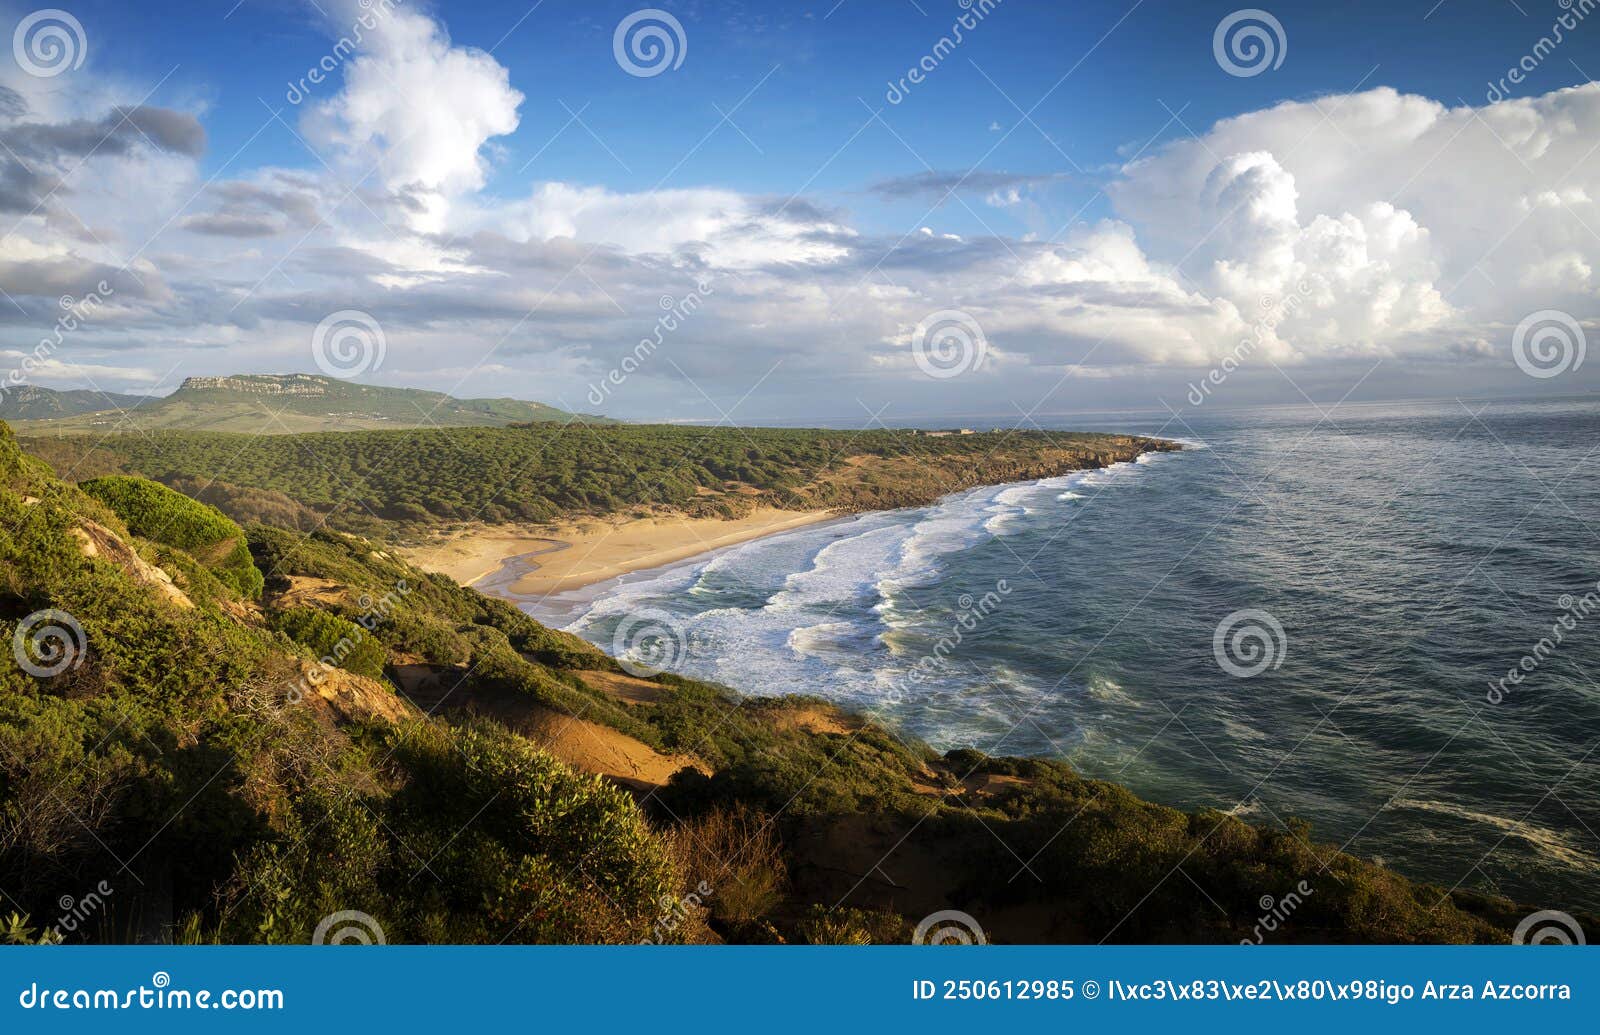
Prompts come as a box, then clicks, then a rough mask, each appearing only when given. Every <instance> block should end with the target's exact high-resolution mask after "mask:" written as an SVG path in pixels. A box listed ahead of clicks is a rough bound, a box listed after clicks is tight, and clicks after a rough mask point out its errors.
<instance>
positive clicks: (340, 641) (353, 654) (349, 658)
mask: <svg viewBox="0 0 1600 1035" xmlns="http://www.w3.org/2000/svg"><path fill="white" fill-rule="evenodd" d="M268 624H269V625H270V626H271V627H272V628H274V629H276V630H278V631H279V632H281V633H283V634H284V635H285V636H287V637H289V639H291V640H293V641H294V642H296V643H298V644H300V645H301V646H302V647H308V648H310V650H311V653H312V654H314V655H315V656H316V657H317V658H318V659H319V660H323V659H326V660H328V661H329V662H331V663H332V664H334V665H337V666H338V667H339V668H342V669H344V670H345V671H346V672H354V673H355V674H356V675H358V676H367V677H369V678H372V679H382V678H383V665H384V662H386V661H387V660H388V659H389V652H388V651H387V650H385V649H384V647H383V644H381V643H379V642H378V641H377V640H374V639H370V638H368V637H367V634H366V633H365V632H364V631H363V630H362V628H361V626H359V625H357V624H356V623H354V622H352V621H350V620H348V619H346V618H341V617H339V616H338V615H336V614H332V613H330V612H328V611H323V610H320V609H318V608H315V607H290V608H285V609H284V610H282V611H278V612H275V613H274V614H273V615H272V617H271V618H270V619H269V621H268Z"/></svg>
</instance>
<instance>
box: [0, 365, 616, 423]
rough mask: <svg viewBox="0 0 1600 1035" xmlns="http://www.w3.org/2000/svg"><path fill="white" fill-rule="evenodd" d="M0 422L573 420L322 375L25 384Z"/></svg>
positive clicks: (539, 407) (541, 407) (551, 412)
mask: <svg viewBox="0 0 1600 1035" xmlns="http://www.w3.org/2000/svg"><path fill="white" fill-rule="evenodd" d="M24 393H26V394H24ZM0 416H3V417H5V418H7V419H10V420H21V421H26V422H28V423H26V424H25V425H24V428H25V429H26V430H27V431H29V432H31V433H45V434H67V435H71V434H83V433H85V432H95V433H98V434H104V433H106V432H111V431H122V432H129V431H152V430H155V429H158V428H165V429H180V428H181V429H187V430H193V431H199V430H205V431H234V432H242V433H245V434H292V433H300V432H308V431H352V430H356V429H360V428H418V427H446V428H448V427H493V426H497V425H504V424H512V423H516V422H519V421H570V420H573V419H574V415H573V414H570V413H567V412H566V411H565V410H558V409H556V408H555V407H553V406H546V405H545V404H543V403H536V402H525V401H523V400H521V399H456V398H453V397H451V396H449V395H446V394H444V393H443V392H430V391H422V390H418V389H413V388H385V387H382V386H379V385H363V384H357V383H356V382H354V381H343V380H340V379H339V378H334V377H325V376H323V375H321V374H241V375H238V376H236V377H191V378H189V379H188V380H186V381H184V383H183V385H182V386H181V387H179V389H178V390H177V391H176V392H173V393H172V394H171V395H168V396H165V397H161V398H154V399H147V398H143V397H139V396H103V395H101V394H100V393H98V392H53V391H51V390H50V389H46V388H26V389H21V390H19V391H18V393H17V397H16V398H15V399H13V400H10V401H7V400H5V399H0ZM583 419H585V420H592V421H600V422H604V418H599V417H584V418H583Z"/></svg>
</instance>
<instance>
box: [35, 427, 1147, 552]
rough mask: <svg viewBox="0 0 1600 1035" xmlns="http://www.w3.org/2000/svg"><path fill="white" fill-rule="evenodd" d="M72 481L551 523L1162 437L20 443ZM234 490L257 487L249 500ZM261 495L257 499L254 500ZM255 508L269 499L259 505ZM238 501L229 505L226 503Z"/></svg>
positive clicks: (981, 469)
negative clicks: (99, 479) (114, 476)
mask: <svg viewBox="0 0 1600 1035" xmlns="http://www.w3.org/2000/svg"><path fill="white" fill-rule="evenodd" d="M27 448H28V449H29V450H30V451H33V452H35V453H36V454H37V455H40V456H42V457H44V458H45V459H46V460H48V461H49V462H50V463H51V464H52V465H53V466H54V467H55V468H56V470H58V471H62V472H67V471H72V472H74V473H75V476H76V477H80V478H81V477H90V476H93V475H96V474H108V473H123V474H138V475H142V476H144V477H146V478H153V479H155V480H157V481H161V482H164V483H167V484H169V485H182V486H187V487H193V486H195V485H196V484H197V483H198V484H202V485H204V484H207V483H209V482H211V481H212V480H216V481H217V482H218V484H219V485H222V486H224V487H225V494H219V496H218V497H211V496H208V497H207V499H208V501H209V502H213V503H215V504H216V505H218V506H221V507H224V508H227V509H228V512H229V513H230V514H232V515H233V516H234V517H236V518H237V519H239V520H241V521H247V522H249V521H263V522H271V523H274V524H280V525H286V526H289V527H306V526H305V522H304V521H303V520H302V519H301V515H300V513H286V509H287V508H304V510H305V512H312V511H314V512H316V513H317V514H319V515H326V516H327V519H328V523H329V524H330V525H331V526H332V527H335V528H341V529H344V530H347V531H356V532H363V533H368V534H371V533H373V532H377V531H381V530H383V528H384V526H385V524H386V523H388V522H401V523H435V522H440V521H463V520H477V521H485V522H491V523H492V522H503V521H553V520H557V519H562V518H570V517H573V516H575V515H603V514H615V513H630V512H633V511H635V510H638V509H641V508H643V509H648V508H652V507H663V508H669V509H672V510H676V511H681V512H684V513H690V514H706V515H714V514H721V515H729V516H732V515H738V514H742V513H745V512H747V511H748V510H749V509H750V508H752V507H754V506H756V505H758V504H762V503H765V504H768V505H773V506H779V507H786V508H791V509H820V508H826V507H838V508H842V509H846V510H860V509H877V508H886V507H900V506H911V505H915V504H919V503H928V502H931V501H932V500H934V499H936V498H938V497H939V496H942V495H945V494H947V493H950V492H954V491H957V490H959V489H962V488H970V487H972V486H974V485H977V484H981V483H984V482H1000V481H1015V480H1023V479H1026V478H1033V477H1043V476H1046V475H1053V474H1060V473H1063V472H1064V471H1069V470H1076V469H1079V468H1083V467H1097V466H1103V465H1104V464H1106V463H1109V462H1111V461H1112V460H1129V459H1132V458H1133V457H1135V456H1137V455H1138V454H1139V453H1140V452H1142V451H1144V450H1147V449H1157V448H1170V446H1169V445H1168V444H1167V443H1161V442H1156V441H1153V440H1150V439H1140V438H1135V437H1131V436H1125V435H1088V434H1073V433H1057V432H1049V433H1046V432H1005V433H993V434H979V435H952V436H948V437H939V438H935V437H930V436H925V435H919V434H917V433H914V432H909V431H886V430H878V431H862V432H857V431H822V430H815V429H782V428H712V429H706V428H687V427H675V426H660V425H609V426H592V425H587V424H573V425H566V426H562V425H554V424H535V425H529V426H519V427H510V428H456V429H425V430H419V431H415V432H379V431H374V432H354V433H348V434H317V435H295V436H287V435H264V436H259V437H250V436H243V435H220V434H201V433H183V432H157V433H152V434H149V435H117V436H112V437H110V438H108V439H106V440H105V441H103V442H97V441H90V440H86V439H83V438H81V437H77V438H57V439H31V440H29V441H28V444H27ZM249 493H255V494H257V495H256V496H255V497H253V498H252V497H250V496H249V495H248V494H249ZM262 494H270V495H262ZM269 504H270V505H269ZM235 508H237V509H235Z"/></svg>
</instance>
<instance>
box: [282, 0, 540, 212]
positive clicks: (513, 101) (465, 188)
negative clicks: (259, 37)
mask: <svg viewBox="0 0 1600 1035" xmlns="http://www.w3.org/2000/svg"><path fill="white" fill-rule="evenodd" d="M345 7H346V9H347V13H348V11H349V10H352V9H354V7H353V5H349V4H347V5H345ZM357 17H359V14H357ZM374 21H375V25H374V26H373V28H372V29H370V30H369V31H367V32H364V33H361V34H360V36H361V38H360V42H359V44H358V48H359V49H358V52H357V54H356V56H355V57H353V58H351V59H350V60H349V61H347V62H346V63H345V65H344V87H343V89H341V90H340V91H339V93H338V94H337V95H335V96H334V97H332V98H331V99H329V100H326V101H322V102H320V103H316V104H315V105H313V107H312V108H311V109H310V110H309V111H307V113H306V115H305V118H304V122H303V124H304V127H305V130H306V132H307V134H308V136H309V138H310V139H311V141H312V142H313V143H314V144H317V145H318V146H320V147H323V148H327V149H328V150H330V151H332V152H333V153H335V154H337V155H339V156H341V157H342V158H343V160H344V163H345V164H346V165H347V167H348V169H349V170H354V171H355V176H354V177H352V181H353V182H354V181H356V180H359V179H361V178H362V176H363V174H364V173H365V172H366V171H368V170H370V169H372V168H373V167H374V166H375V167H376V168H377V169H378V172H379V175H380V176H381V178H382V182H383V184H384V185H385V186H386V187H388V188H389V189H390V190H392V191H397V192H407V193H410V194H411V195H412V196H413V197H414V198H415V200H416V201H417V202H418V204H419V210H418V211H417V212H416V213H415V214H414V217H413V219H414V222H415V225H417V226H418V227H419V228H422V229H428V230H435V229H439V228H440V227H442V226H443V225H444V224H445V220H446V218H447V215H448V207H449V203H450V201H451V199H453V198H455V197H457V196H459V195H461V194H463V193H467V192H471V191H476V190H478V189H479V188H481V187H482V186H483V184H484V179H485V175H486V171H485V170H486V159H485V157H484V154H483V151H484V147H485V145H486V144H488V143H489V141H490V140H492V139H494V138H495V137H499V136H505V135H506V134H508V133H512V132H514V131H515V130H516V128H517V124H518V121H519V119H518V115H517V108H518V107H519V106H520V105H521V104H522V94H521V93H519V92H518V91H517V90H515V89H513V88H512V87H511V77H510V74H509V72H508V71H507V69H506V68H505V67H504V66H503V65H501V64H500V63H499V62H498V61H496V60H495V59H494V58H493V57H492V56H491V55H489V54H487V53H484V52H483V51H481V50H477V49H474V48H470V47H458V46H453V45H452V44H451V42H450V37H449V34H448V33H447V32H446V31H445V28H444V26H443V25H442V24H440V23H439V22H437V21H435V20H434V19H432V18H430V17H428V16H427V15H425V14H423V13H421V12H420V11H414V10H409V9H405V8H396V9H394V10H393V11H390V12H389V13H388V14H387V16H386V17H382V18H376V19H374Z"/></svg>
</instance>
